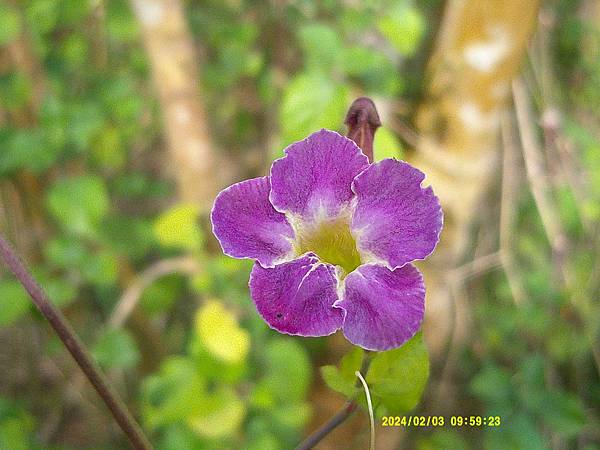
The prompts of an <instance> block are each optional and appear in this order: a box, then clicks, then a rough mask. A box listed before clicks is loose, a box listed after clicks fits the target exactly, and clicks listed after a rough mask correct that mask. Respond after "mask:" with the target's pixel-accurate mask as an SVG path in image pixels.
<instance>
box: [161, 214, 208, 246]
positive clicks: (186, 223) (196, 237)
mask: <svg viewBox="0 0 600 450" xmlns="http://www.w3.org/2000/svg"><path fill="white" fill-rule="evenodd" d="M198 213H199V210H198V208H197V207H195V206H193V205H178V206H176V207H174V208H172V209H170V210H168V211H166V212H164V213H163V214H162V215H161V216H160V217H159V218H158V219H157V220H156V222H155V223H154V234H155V236H156V238H157V240H158V242H160V243H161V244H162V245H164V246H167V247H179V248H185V249H195V248H197V247H198V246H200V244H201V242H202V234H201V232H200V228H199V226H198V224H197V223H196V220H197V218H198Z"/></svg>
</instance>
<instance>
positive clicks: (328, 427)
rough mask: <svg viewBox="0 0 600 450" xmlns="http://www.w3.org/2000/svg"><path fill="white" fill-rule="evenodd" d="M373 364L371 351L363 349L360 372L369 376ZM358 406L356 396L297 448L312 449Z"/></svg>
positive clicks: (302, 449)
mask: <svg viewBox="0 0 600 450" xmlns="http://www.w3.org/2000/svg"><path fill="white" fill-rule="evenodd" d="M370 365H371V352H370V351H368V350H364V351H363V360H362V363H361V367H360V373H362V374H364V376H365V377H366V376H367V372H368V371H369V366H370ZM356 387H361V381H360V380H358V381H357V382H356ZM357 407H358V403H356V400H355V399H354V397H353V398H352V399H350V400H348V401H347V402H346V403H345V404H344V406H342V408H341V409H340V410H339V411H338V412H337V413H335V415H334V416H333V417H332V418H331V419H329V420H328V421H327V422H325V423H324V424H323V425H322V426H321V428H319V429H318V430H316V431H315V432H314V433H312V434H311V435H310V436H308V437H307V438H306V439H305V440H304V441H302V442H301V443H300V444H299V445H298V447H296V450H310V449H311V448H313V447H314V446H315V445H317V444H318V443H319V442H321V441H322V440H323V439H324V438H325V436H327V435H328V434H329V433H331V432H332V431H333V430H335V429H336V428H337V427H338V426H340V425H341V424H342V423H344V421H345V420H346V419H347V418H348V417H350V416H351V415H352V414H354V412H355V411H356V408H357Z"/></svg>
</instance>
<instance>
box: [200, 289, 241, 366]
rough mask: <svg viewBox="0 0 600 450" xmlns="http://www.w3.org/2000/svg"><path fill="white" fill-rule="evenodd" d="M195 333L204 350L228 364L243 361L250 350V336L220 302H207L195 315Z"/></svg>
mask: <svg viewBox="0 0 600 450" xmlns="http://www.w3.org/2000/svg"><path fill="white" fill-rule="evenodd" d="M196 333H197V334H198V336H199V337H200V340H201V341H202V343H203V344H204V346H205V348H206V349H207V350H208V351H209V352H211V353H212V354H213V355H214V356H216V357H217V358H219V359H221V360H222V361H225V362H228V363H238V362H241V361H243V360H244V359H245V358H246V356H247V354H248V350H249V348H250V335H249V334H248V332H247V331H246V330H244V329H243V328H240V326H239V325H238V323H237V320H236V319H235V317H234V316H233V314H231V313H230V312H229V311H228V310H227V309H226V308H225V307H224V306H223V304H222V303H221V302H219V301H216V300H208V301H207V302H206V303H205V304H204V305H203V306H202V307H201V308H200V310H199V311H198V313H197V315H196Z"/></svg>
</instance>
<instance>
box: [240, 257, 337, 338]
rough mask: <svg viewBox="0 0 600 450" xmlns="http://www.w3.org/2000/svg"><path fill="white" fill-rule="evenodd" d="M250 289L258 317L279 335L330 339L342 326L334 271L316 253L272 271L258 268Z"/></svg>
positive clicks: (255, 266) (254, 272)
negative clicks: (334, 304) (337, 305)
mask: <svg viewBox="0 0 600 450" xmlns="http://www.w3.org/2000/svg"><path fill="white" fill-rule="evenodd" d="M249 286H250V295H251V297H252V299H253V300H254V303H255V304H256V309H257V310H258V313H259V314H260V315H261V316H262V318H263V319H264V320H265V322H267V323H268V324H269V326H270V327H271V328H274V329H275V330H277V331H279V332H280V333H286V334H294V335H299V336H327V335H329V334H331V333H334V332H335V331H336V330H338V329H339V328H340V327H341V325H342V321H343V311H342V310H341V309H339V308H334V307H333V303H334V302H335V301H337V300H338V295H337V278H336V275H335V268H334V267H333V266H332V265H330V264H325V263H322V262H320V261H319V258H317V256H316V255H315V254H314V253H307V254H305V255H303V256H301V257H300V258H298V259H295V260H294V261H291V262H288V263H283V264H279V265H278V266H275V267H273V268H271V269H265V268H263V267H261V266H260V265H259V264H255V265H254V268H253V269H252V273H251V274H250V283H249Z"/></svg>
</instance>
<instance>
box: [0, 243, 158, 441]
mask: <svg viewBox="0 0 600 450" xmlns="http://www.w3.org/2000/svg"><path fill="white" fill-rule="evenodd" d="M0 254H1V255H2V258H3V259H4V262H5V263H6V265H7V266H8V268H9V269H10V270H11V271H12V273H13V274H14V275H15V277H16V278H17V280H19V282H20V283H21V284H22V285H23V287H24V288H25V290H26V291H27V292H28V293H29V296H30V297H31V299H32V300H33V303H34V304H35V306H36V307H37V308H38V310H39V311H40V312H41V313H42V315H43V316H44V317H45V318H46V319H47V320H48V322H50V325H51V326H52V328H53V329H54V331H55V332H56V334H57V335H58V337H59V338H60V340H61V341H62V342H63V344H64V345H65V347H66V348H67V350H69V352H70V353H71V356H73V359H75V361H76V362H77V364H78V365H79V367H80V368H81V370H82V371H83V373H85V375H86V377H87V378H88V380H90V383H92V386H94V389H96V392H98V394H99V395H100V397H101V398H102V400H103V401H104V403H105V404H106V406H107V407H108V409H109V410H110V412H111V414H112V416H113V417H114V419H115V421H116V422H117V423H118V424H119V426H120V427H121V429H122V430H123V432H124V433H125V435H126V436H127V438H128V439H129V442H130V443H131V446H132V447H133V448H135V449H139V450H151V449H152V445H151V444H150V442H149V441H148V439H147V438H146V436H145V435H144V433H143V431H142V429H141V428H140V426H139V425H138V423H137V422H136V420H135V419H134V418H133V416H132V415H131V413H130V412H129V411H128V410H127V407H126V406H125V404H124V403H123V401H122V400H121V399H120V398H119V396H118V395H117V393H116V392H115V391H114V390H113V389H112V387H111V386H110V384H109V382H108V380H107V379H106V377H105V376H104V374H103V373H102V372H101V371H100V368H99V367H98V366H97V365H96V363H95V362H94V360H93V359H92V357H91V356H90V353H89V352H88V350H87V349H86V348H85V346H84V344H83V343H82V342H81V340H80V339H79V338H78V337H77V335H76V334H75V331H74V330H73V328H71V326H70V325H69V323H68V322H67V320H66V319H65V317H64V316H63V315H62V313H61V312H60V310H58V309H57V308H56V307H55V306H54V305H53V304H52V302H50V300H49V299H48V297H47V296H46V294H45V293H44V291H43V290H42V288H40V286H39V285H38V284H37V283H36V281H35V280H34V279H33V277H32V276H31V274H30V273H29V271H28V270H27V268H26V267H25V264H23V262H22V261H21V259H20V258H19V257H18V256H17V254H16V253H15V252H14V250H13V249H12V248H11V246H10V244H9V243H8V241H6V239H4V237H3V236H2V235H1V234H0Z"/></svg>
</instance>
